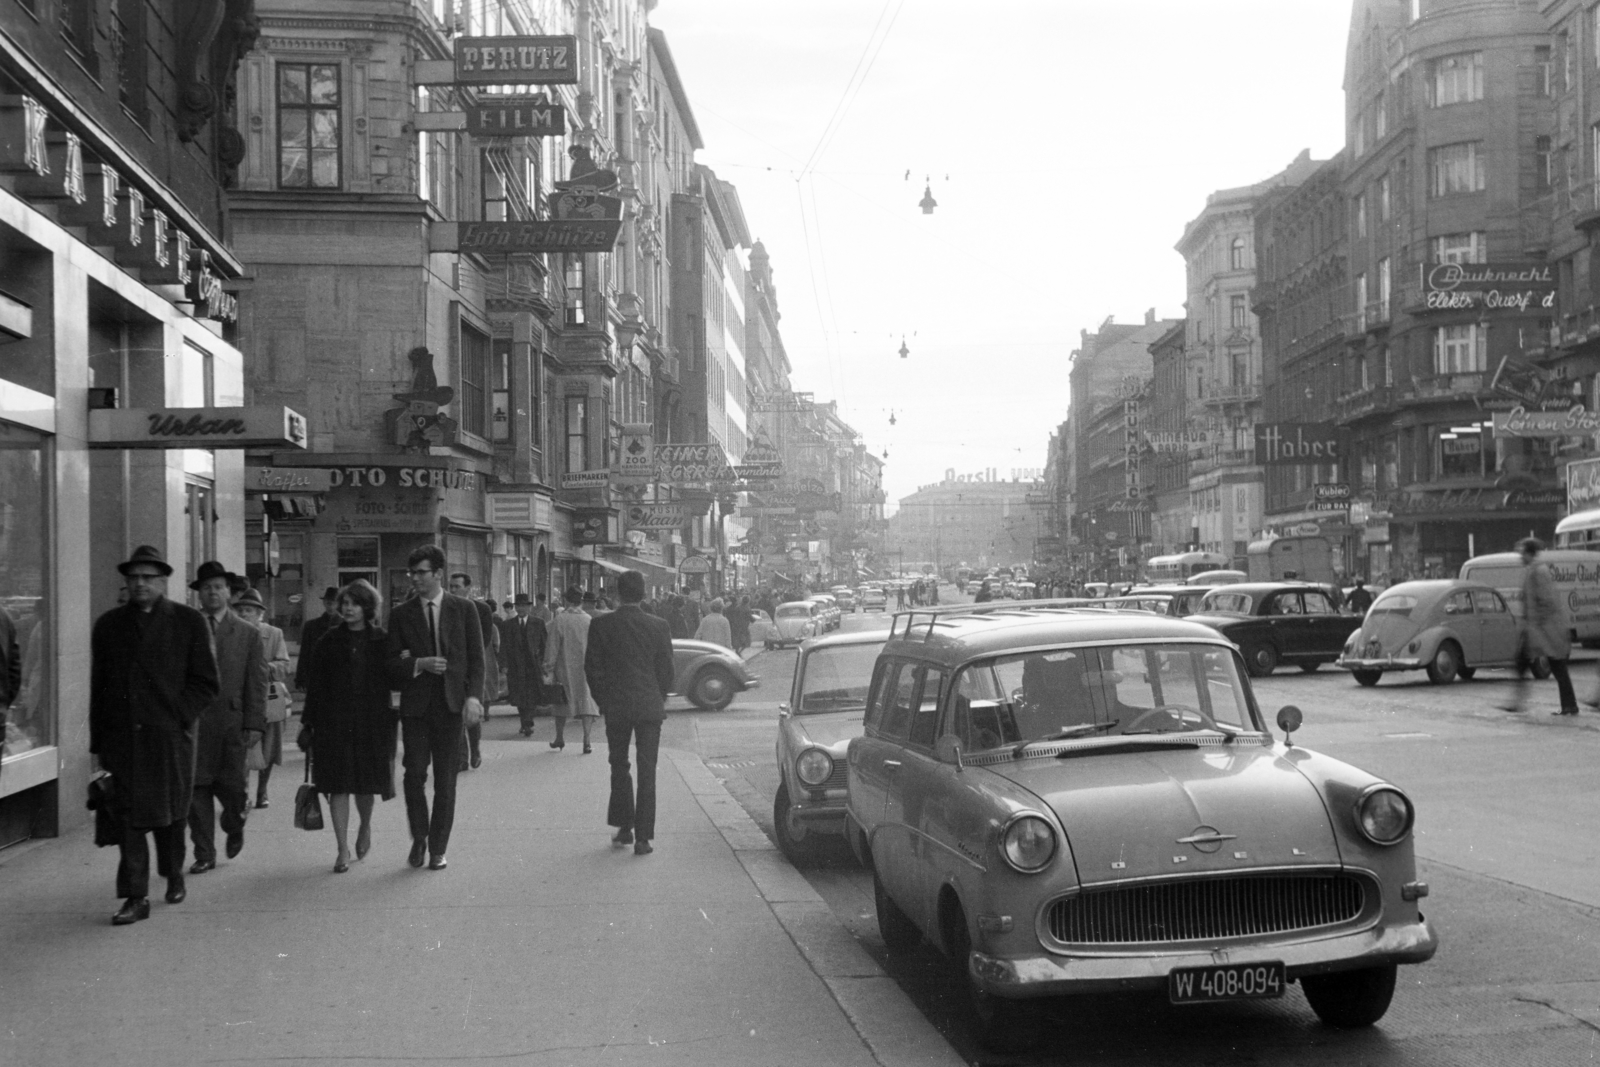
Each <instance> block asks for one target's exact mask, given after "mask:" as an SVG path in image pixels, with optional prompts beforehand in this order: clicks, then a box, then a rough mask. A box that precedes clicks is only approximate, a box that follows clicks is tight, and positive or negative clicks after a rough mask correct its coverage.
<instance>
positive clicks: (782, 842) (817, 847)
mask: <svg viewBox="0 0 1600 1067" xmlns="http://www.w3.org/2000/svg"><path fill="white" fill-rule="evenodd" d="M772 833H773V836H774V837H776V838H777V839H778V848H779V849H781V850H782V851H783V854H784V855H785V856H787V857H789V862H790V863H792V864H794V865H795V866H796V867H815V866H817V865H818V864H819V863H821V862H822V857H823V852H824V850H823V847H822V846H823V844H824V839H823V838H822V836H821V835H819V834H807V835H806V836H805V837H803V838H796V837H795V836H794V835H793V833H792V831H791V830H790V829H789V786H788V784H787V783H780V784H779V785H778V795H777V796H775V797H773V798H772Z"/></svg>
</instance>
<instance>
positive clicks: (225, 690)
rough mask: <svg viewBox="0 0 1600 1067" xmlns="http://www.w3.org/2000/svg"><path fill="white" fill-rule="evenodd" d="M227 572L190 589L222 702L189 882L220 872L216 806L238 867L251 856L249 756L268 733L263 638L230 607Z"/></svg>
mask: <svg viewBox="0 0 1600 1067" xmlns="http://www.w3.org/2000/svg"><path fill="white" fill-rule="evenodd" d="M231 577H232V575H231V574H229V572H228V568H226V567H224V566H223V565H222V564H221V563H218V562H217V561H216V560H207V561H206V562H205V563H202V564H200V568H199V570H197V571H196V572H195V580H194V581H193V582H190V583H189V588H190V589H193V590H195V591H196V592H197V593H199V594H200V613H201V615H203V616H204V617H205V620H206V624H207V627H208V628H209V630H210V632H211V647H212V651H213V652H214V653H215V654H216V659H217V684H218V691H217V696H216V698H215V699H214V700H212V701H211V704H210V705H209V706H208V707H207V708H206V710H205V712H204V714H202V715H201V717H200V739H199V752H198V758H197V759H196V761H195V770H194V797H193V799H192V801H191V803H190V805H189V837H190V839H191V840H193V841H194V863H193V864H192V865H191V866H190V867H189V873H190V874H204V873H205V872H206V871H209V870H211V869H213V868H214V867H216V865H217V822H218V819H217V805H218V803H220V804H221V806H222V818H221V822H222V832H223V833H224V834H226V835H227V854H228V858H229V859H230V860H231V859H233V858H234V857H235V856H237V855H238V854H239V852H240V851H241V850H242V849H243V848H244V822H245V818H246V816H247V815H248V814H249V801H248V798H247V797H246V776H245V767H244V760H245V752H246V751H247V750H248V749H249V748H250V747H251V746H253V745H255V744H256V743H257V742H258V741H260V740H261V735H262V734H264V733H266V730H267V684H268V682H269V681H270V680H271V673H270V669H269V666H268V664H267V658H266V655H265V653H264V652H263V650H262V646H261V631H259V630H257V629H256V628H255V627H254V626H252V625H250V624H249V623H248V622H245V621H244V620H243V619H242V618H240V617H239V616H238V615H235V614H234V612H233V609H232V608H231V607H229V606H228V599H229V588H228V579H229V578H231Z"/></svg>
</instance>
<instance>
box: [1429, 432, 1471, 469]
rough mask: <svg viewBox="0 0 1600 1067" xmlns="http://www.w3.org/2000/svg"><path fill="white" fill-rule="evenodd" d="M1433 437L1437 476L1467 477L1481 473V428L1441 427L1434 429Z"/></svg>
mask: <svg viewBox="0 0 1600 1067" xmlns="http://www.w3.org/2000/svg"><path fill="white" fill-rule="evenodd" d="M1434 438H1435V452H1434V458H1435V463H1434V470H1435V471H1436V472H1437V474H1438V476H1439V477H1441V478H1467V477H1477V476H1479V475H1481V474H1482V473H1483V431H1482V430H1474V429H1472V428H1470V427H1462V428H1461V432H1457V431H1456V430H1454V429H1447V428H1441V429H1438V430H1435V431H1434Z"/></svg>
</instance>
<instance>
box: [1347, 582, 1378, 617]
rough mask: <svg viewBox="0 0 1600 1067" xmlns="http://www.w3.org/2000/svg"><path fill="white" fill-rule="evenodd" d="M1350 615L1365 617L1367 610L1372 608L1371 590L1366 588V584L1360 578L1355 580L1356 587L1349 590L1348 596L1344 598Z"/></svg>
mask: <svg viewBox="0 0 1600 1067" xmlns="http://www.w3.org/2000/svg"><path fill="white" fill-rule="evenodd" d="M1345 603H1346V604H1348V605H1349V607H1350V610H1351V612H1352V613H1354V614H1356V615H1360V616H1361V617H1362V618H1363V619H1364V618H1366V617H1367V609H1368V608H1370V607H1372V590H1370V589H1368V588H1367V583H1366V582H1364V581H1362V580H1361V579H1360V578H1357V579H1356V586H1355V588H1354V589H1352V590H1350V595H1349V596H1348V597H1346V598H1345Z"/></svg>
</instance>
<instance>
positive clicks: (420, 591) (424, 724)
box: [388, 545, 483, 871]
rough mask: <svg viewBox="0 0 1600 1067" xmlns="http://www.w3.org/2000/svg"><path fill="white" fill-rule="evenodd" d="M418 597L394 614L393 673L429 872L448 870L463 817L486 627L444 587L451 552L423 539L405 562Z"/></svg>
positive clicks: (412, 807)
mask: <svg viewBox="0 0 1600 1067" xmlns="http://www.w3.org/2000/svg"><path fill="white" fill-rule="evenodd" d="M406 564H407V567H408V568H409V572H410V575H411V587H412V589H413V590H415V592H416V596H414V597H412V598H411V599H410V600H407V601H406V602H405V603H403V604H401V605H400V606H399V607H397V608H395V609H394V611H393V612H392V613H391V614H390V616H389V646H388V662H389V674H390V677H391V679H392V680H393V682H394V686H395V688H397V689H399V690H400V737H401V740H402V741H403V742H404V743H405V754H404V755H403V756H402V757H401V764H402V765H403V766H404V767H405V794H406V819H407V821H409V822H410V824H411V856H410V860H409V862H410V863H411V866H413V867H421V866H422V861H423V856H424V854H425V853H426V854H428V856H429V860H428V867H429V869H430V870H435V871H442V870H444V868H445V849H447V848H448V847H449V845H450V827H451V826H452V825H453V824H454V822H455V817H456V774H457V773H458V767H459V763H460V759H461V739H462V734H463V731H462V721H463V719H464V718H465V720H466V721H468V722H470V721H473V720H477V719H481V718H482V717H483V702H482V701H481V700H480V699H479V694H480V693H482V692H483V631H482V629H481V628H480V627H479V623H478V609H477V608H475V607H473V606H472V602H471V601H469V600H467V599H465V598H464V597H458V596H453V595H451V594H450V593H447V592H445V589H444V580H445V574H444V567H445V562H444V553H443V552H442V551H440V550H439V546H438V545H423V546H422V547H420V548H418V549H416V550H415V551H413V552H412V553H411V556H410V558H409V559H408V560H407V561H406ZM429 763H432V764H433V812H432V815H431V816H430V814H429V811H428V790H427V785H428V765H429Z"/></svg>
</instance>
